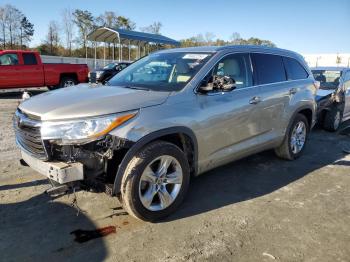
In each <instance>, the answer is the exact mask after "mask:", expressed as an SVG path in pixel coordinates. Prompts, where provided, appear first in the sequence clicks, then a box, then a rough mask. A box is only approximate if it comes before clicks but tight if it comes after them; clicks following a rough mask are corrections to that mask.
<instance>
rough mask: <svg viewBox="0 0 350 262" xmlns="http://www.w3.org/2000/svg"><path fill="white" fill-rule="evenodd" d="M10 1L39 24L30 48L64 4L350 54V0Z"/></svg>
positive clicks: (172, 30)
mask: <svg viewBox="0 0 350 262" xmlns="http://www.w3.org/2000/svg"><path fill="white" fill-rule="evenodd" d="M5 4H12V5H14V6H16V7H17V8H18V9H20V10H21V11H22V12H23V13H24V14H25V15H26V16H27V17H28V19H29V20H30V21H31V22H32V23H33V24H34V28H35V35H34V38H33V41H32V43H31V46H34V45H37V44H39V43H40V42H41V41H42V40H44V39H45V35H46V33H47V27H48V24H49V22H50V21H51V20H56V21H58V22H61V20H62V19H61V16H62V15H61V14H62V10H63V9H64V8H71V9H73V10H74V9H77V8H78V9H83V10H89V11H90V12H91V13H92V14H93V15H95V16H98V15H99V14H102V13H103V12H104V11H114V12H116V13H117V14H118V15H123V16H126V17H128V18H130V19H131V20H132V21H134V22H135V23H136V26H137V30H139V28H140V27H144V26H147V25H150V24H152V23H153V22H154V21H160V22H161V23H162V24H163V27H162V29H161V33H162V34H163V35H165V36H168V37H170V38H173V39H176V40H180V39H184V38H189V37H191V36H195V35H197V34H199V33H202V34H205V33H206V32H211V33H214V34H215V36H216V38H220V39H224V40H229V38H230V36H231V35H232V33H233V32H238V33H239V34H240V35H241V37H243V38H249V37H258V38H261V39H266V40H271V41H272V42H274V43H275V44H276V45H277V46H278V47H280V48H285V49H290V50H293V51H296V52H300V53H307V54H312V53H350V0H332V1H329V0H289V1H286V0H220V1H218V0H172V1H169V0H147V1H146V0H114V1H112V0H98V1H95V0H59V1H56V0H0V6H2V5H5Z"/></svg>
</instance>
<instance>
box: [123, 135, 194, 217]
mask: <svg viewBox="0 0 350 262" xmlns="http://www.w3.org/2000/svg"><path fill="white" fill-rule="evenodd" d="M189 182H190V167H189V164H188V161H187V159H186V156H185V154H184V153H183V152H182V150H181V149H180V148H178V147H177V146H176V145H174V144H171V143H168V142H164V141H156V142H153V143H150V144H149V145H146V146H145V147H144V148H143V149H141V150H140V151H139V152H138V153H137V154H136V155H135V156H134V157H133V158H132V159H131V161H130V162H129V164H128V166H127V168H126V170H125V173H124V176H123V180H122V190H121V191H122V194H121V198H122V203H123V207H124V208H125V210H126V211H127V212H128V213H129V214H130V215H132V216H134V217H136V218H138V219H141V220H145V221H157V220H160V219H162V218H164V217H166V216H168V215H170V214H171V213H173V212H174V211H175V210H176V209H177V208H178V207H179V205H180V204H181V203H182V201H183V200H184V198H185V195H186V193H187V190H188V187H189Z"/></svg>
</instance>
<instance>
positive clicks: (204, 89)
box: [198, 79, 214, 94]
mask: <svg viewBox="0 0 350 262" xmlns="http://www.w3.org/2000/svg"><path fill="white" fill-rule="evenodd" d="M213 90H214V85H213V81H210V80H209V81H208V79H203V80H202V82H201V84H200V86H199V88H198V91H199V92H200V93H204V94H206V93H208V92H211V91H213Z"/></svg>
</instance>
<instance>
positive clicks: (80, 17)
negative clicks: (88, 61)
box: [73, 9, 95, 49]
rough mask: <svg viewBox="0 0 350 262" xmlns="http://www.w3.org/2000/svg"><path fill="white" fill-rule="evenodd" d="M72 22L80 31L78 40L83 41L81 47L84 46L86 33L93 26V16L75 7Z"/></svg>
mask: <svg viewBox="0 0 350 262" xmlns="http://www.w3.org/2000/svg"><path fill="white" fill-rule="evenodd" d="M73 16H74V23H75V24H76V25H77V27H78V29H79V32H80V37H81V39H80V41H81V42H82V43H83V48H84V49H85V48H86V38H87V35H88V34H89V33H90V31H92V29H93V28H94V27H95V24H94V17H93V16H92V14H91V13H90V12H89V11H87V10H85V11H83V10H80V9H76V10H75V11H74V13H73Z"/></svg>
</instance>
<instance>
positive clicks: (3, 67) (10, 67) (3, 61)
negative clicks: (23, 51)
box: [0, 53, 20, 88]
mask: <svg viewBox="0 0 350 262" xmlns="http://www.w3.org/2000/svg"><path fill="white" fill-rule="evenodd" d="M18 64H19V60H18V56H17V54H15V53H7V54H3V55H1V56H0V87H1V88H11V87H17V86H18V85H19V84H20V71H19V69H20V66H19V65H18Z"/></svg>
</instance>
